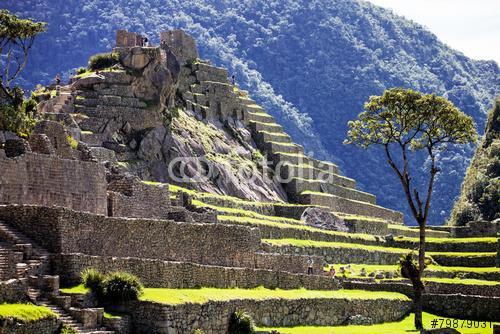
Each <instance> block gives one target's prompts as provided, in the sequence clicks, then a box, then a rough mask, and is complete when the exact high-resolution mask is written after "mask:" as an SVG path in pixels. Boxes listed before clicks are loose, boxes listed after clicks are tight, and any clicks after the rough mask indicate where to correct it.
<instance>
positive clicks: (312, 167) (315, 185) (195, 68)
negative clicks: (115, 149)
mask: <svg viewBox="0 0 500 334" xmlns="http://www.w3.org/2000/svg"><path fill="white" fill-rule="evenodd" d="M191 70H192V73H191V76H190V77H189V78H188V79H187V84H185V85H184V86H186V87H188V90H187V91H185V92H184V93H183V94H182V96H183V99H184V100H185V102H186V107H187V109H188V110H190V111H192V112H193V113H194V114H195V115H196V116H197V117H198V118H199V119H216V120H217V119H218V120H220V121H224V120H225V119H228V118H229V117H233V118H236V119H238V120H240V121H241V122H242V123H243V124H245V125H246V126H247V127H248V128H249V129H250V130H251V133H252V137H253V139H254V140H255V143H256V145H257V147H258V148H259V149H260V150H261V151H262V152H265V153H266V154H267V156H268V158H269V159H270V160H271V161H272V162H273V166H272V167H274V170H275V172H277V173H278V174H279V176H280V177H281V183H282V185H283V187H284V188H285V190H286V191H287V194H288V197H289V199H290V200H291V201H293V202H296V203H299V204H307V205H320V206H323V207H327V208H329V209H330V210H332V211H334V212H337V213H339V214H351V215H354V214H356V215H363V216H367V217H374V218H378V219H384V220H386V221H388V222H392V223H395V224H401V223H402V222H403V215H402V214H401V213H399V212H396V211H393V210H389V209H386V208H383V207H381V206H378V205H377V204H376V197H375V196H374V195H372V194H369V193H366V192H363V191H360V190H357V189H356V181H355V180H353V179H350V178H347V177H345V176H342V175H340V172H339V168H338V166H336V165H335V164H333V163H331V162H326V161H320V160H317V159H314V158H311V157H309V156H307V155H306V154H305V152H304V148H303V147H302V146H300V145H298V144H296V143H294V142H293V141H292V139H291V138H290V136H289V135H288V134H286V133H285V132H284V130H283V128H282V126H281V125H279V124H277V123H276V120H275V119H274V117H272V116H271V115H269V114H268V113H266V112H265V111H264V109H262V108H261V107H260V106H259V105H257V103H256V102H255V101H254V100H252V99H251V98H249V97H248V95H247V94H246V92H242V91H239V89H238V88H237V87H235V86H233V85H231V84H229V83H228V79H227V77H228V75H227V71H226V70H225V69H223V68H218V67H214V66H211V65H209V64H207V63H203V62H197V63H195V64H193V65H192V66H191ZM184 74H186V73H184Z"/></svg>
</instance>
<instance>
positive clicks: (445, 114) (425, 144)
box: [345, 88, 477, 329]
mask: <svg viewBox="0 0 500 334" xmlns="http://www.w3.org/2000/svg"><path fill="white" fill-rule="evenodd" d="M348 125H349V131H348V134H347V137H348V139H347V140H346V141H345V142H346V144H356V145H358V146H360V147H362V148H365V149H367V148H369V147H372V146H379V147H382V148H383V150H384V153H385V157H386V159H387V162H388V164H389V165H390V167H391V168H392V170H393V171H394V173H395V174H396V175H397V177H398V179H399V181H400V183H401V186H402V188H403V191H404V193H405V196H406V200H407V203H408V205H409V207H410V211H411V213H412V215H413V218H414V219H415V221H416V222H417V224H418V226H419V230H420V240H419V254H418V268H416V266H415V267H414V266H413V265H412V262H411V261H404V262H403V263H402V264H403V268H404V269H403V275H404V274H408V275H413V276H412V278H411V280H412V283H413V287H414V292H415V327H416V328H417V329H421V328H423V327H422V292H423V284H422V281H421V277H422V273H423V271H424V269H425V228H426V224H427V220H428V218H429V212H430V206H431V198H432V192H433V186H434V182H435V179H436V175H437V174H438V173H439V172H440V170H441V167H440V166H439V165H438V155H439V153H440V152H443V151H444V150H446V148H447V147H448V144H466V143H470V142H475V141H476V140H477V133H476V130H475V125H474V121H473V120H472V118H471V117H470V116H467V115H465V114H464V113H463V112H461V111H460V110H459V109H458V108H457V107H455V106H454V105H453V104H452V103H451V102H449V101H448V100H446V99H445V98H442V97H439V96H436V95H434V94H427V95H426V94H422V93H420V92H418V91H414V90H411V89H403V88H391V89H388V90H386V91H385V92H384V94H383V95H381V96H372V97H370V99H369V101H368V102H366V103H365V111H364V112H362V113H360V114H359V115H358V119H357V120H354V121H350V122H349V123H348ZM420 152H424V154H426V155H427V161H426V165H427V166H425V170H426V172H427V175H428V180H427V183H426V184H419V182H416V181H415V180H414V176H415V175H414V173H415V172H414V171H415V170H416V169H418V166H415V165H412V164H414V163H415V160H414V158H413V159H412V157H414V155H415V154H417V153H420ZM405 265H408V266H407V267H405Z"/></svg>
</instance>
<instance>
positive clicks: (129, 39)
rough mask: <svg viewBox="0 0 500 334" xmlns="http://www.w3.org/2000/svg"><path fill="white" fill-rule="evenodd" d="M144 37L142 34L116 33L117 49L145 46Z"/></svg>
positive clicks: (119, 31) (121, 31)
mask: <svg viewBox="0 0 500 334" xmlns="http://www.w3.org/2000/svg"><path fill="white" fill-rule="evenodd" d="M143 41H144V37H143V36H142V35H140V34H137V33H134V32H129V31H127V30H117V31H116V47H117V48H130V47H134V46H143Z"/></svg>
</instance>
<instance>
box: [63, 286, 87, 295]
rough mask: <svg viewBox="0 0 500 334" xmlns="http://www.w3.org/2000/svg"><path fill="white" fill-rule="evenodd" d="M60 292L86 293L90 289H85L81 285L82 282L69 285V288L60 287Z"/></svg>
mask: <svg viewBox="0 0 500 334" xmlns="http://www.w3.org/2000/svg"><path fill="white" fill-rule="evenodd" d="M60 290H61V292H62V293H66V294H86V293H88V292H90V289H87V288H86V287H84V286H83V284H80V285H77V286H74V287H71V288H62V289H60Z"/></svg>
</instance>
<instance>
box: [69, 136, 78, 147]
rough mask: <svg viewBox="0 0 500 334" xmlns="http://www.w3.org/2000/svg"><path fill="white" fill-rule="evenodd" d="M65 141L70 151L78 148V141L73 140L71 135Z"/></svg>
mask: <svg viewBox="0 0 500 334" xmlns="http://www.w3.org/2000/svg"><path fill="white" fill-rule="evenodd" d="M66 139H67V140H68V143H69V145H70V146H71V148H72V149H74V150H76V149H77V148H78V141H77V140H76V139H75V138H73V137H71V135H68V136H67V137H66Z"/></svg>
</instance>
